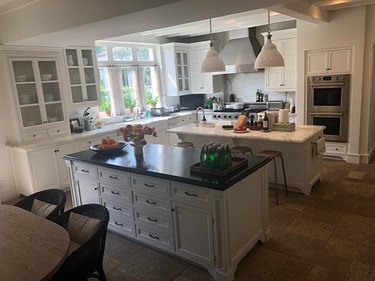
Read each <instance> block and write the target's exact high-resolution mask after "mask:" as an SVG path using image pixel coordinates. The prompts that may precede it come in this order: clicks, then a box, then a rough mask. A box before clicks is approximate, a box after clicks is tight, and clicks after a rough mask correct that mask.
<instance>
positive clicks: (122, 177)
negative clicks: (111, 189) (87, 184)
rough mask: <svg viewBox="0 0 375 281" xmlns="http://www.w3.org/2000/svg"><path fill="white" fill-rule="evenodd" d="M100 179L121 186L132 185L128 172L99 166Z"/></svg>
mask: <svg viewBox="0 0 375 281" xmlns="http://www.w3.org/2000/svg"><path fill="white" fill-rule="evenodd" d="M98 170H99V181H100V182H105V183H109V184H113V185H116V186H121V187H130V185H129V175H128V174H127V173H123V172H118V171H114V170H106V169H101V168H99V169H98Z"/></svg>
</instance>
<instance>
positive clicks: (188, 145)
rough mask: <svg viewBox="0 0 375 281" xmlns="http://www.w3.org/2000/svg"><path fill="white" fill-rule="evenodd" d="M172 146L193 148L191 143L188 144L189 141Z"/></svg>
mask: <svg viewBox="0 0 375 281" xmlns="http://www.w3.org/2000/svg"><path fill="white" fill-rule="evenodd" d="M174 146H177V147H191V148H194V144H193V143H192V142H189V141H181V142H178V143H176V144H175V145H174Z"/></svg>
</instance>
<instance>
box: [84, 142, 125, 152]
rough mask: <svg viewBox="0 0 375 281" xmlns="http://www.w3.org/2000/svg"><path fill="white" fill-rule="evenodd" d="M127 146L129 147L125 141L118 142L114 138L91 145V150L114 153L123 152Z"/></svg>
mask: <svg viewBox="0 0 375 281" xmlns="http://www.w3.org/2000/svg"><path fill="white" fill-rule="evenodd" d="M125 146H127V143H126V142H124V141H117V140H115V139H114V138H104V139H102V142H101V143H99V144H94V145H91V146H90V149H91V150H92V151H95V152H100V153H113V152H119V151H122V149H123V148H124V147H125Z"/></svg>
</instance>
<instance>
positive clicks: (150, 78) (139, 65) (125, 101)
mask: <svg viewBox="0 0 375 281" xmlns="http://www.w3.org/2000/svg"><path fill="white" fill-rule="evenodd" d="M154 50H155V49H154V47H153V46H151V45H139V44H120V43H112V42H111V43H107V42H100V45H98V46H97V48H96V54H97V57H98V65H99V76H100V91H101V96H102V104H101V106H100V108H99V110H100V112H106V111H108V110H112V113H113V114H115V115H121V114H123V113H124V112H125V111H126V110H130V111H132V109H133V108H135V107H136V106H137V105H140V106H143V107H146V106H150V107H151V106H152V107H153V106H155V105H156V104H157V103H158V102H159V89H158V81H159V78H158V70H157V67H158V66H157V65H156V64H155V59H154V58H155V55H154Z"/></svg>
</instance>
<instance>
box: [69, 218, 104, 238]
mask: <svg viewBox="0 0 375 281" xmlns="http://www.w3.org/2000/svg"><path fill="white" fill-rule="evenodd" d="M99 226H100V220H98V219H95V218H90V217H87V216H83V215H81V214H77V213H74V212H71V213H70V216H69V221H68V227H67V228H66V230H67V231H68V233H69V237H70V240H72V241H74V242H76V243H78V244H80V245H83V244H85V243H86V241H87V240H89V239H90V238H91V236H93V235H94V234H95V233H96V232H97V230H98V229H99Z"/></svg>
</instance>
